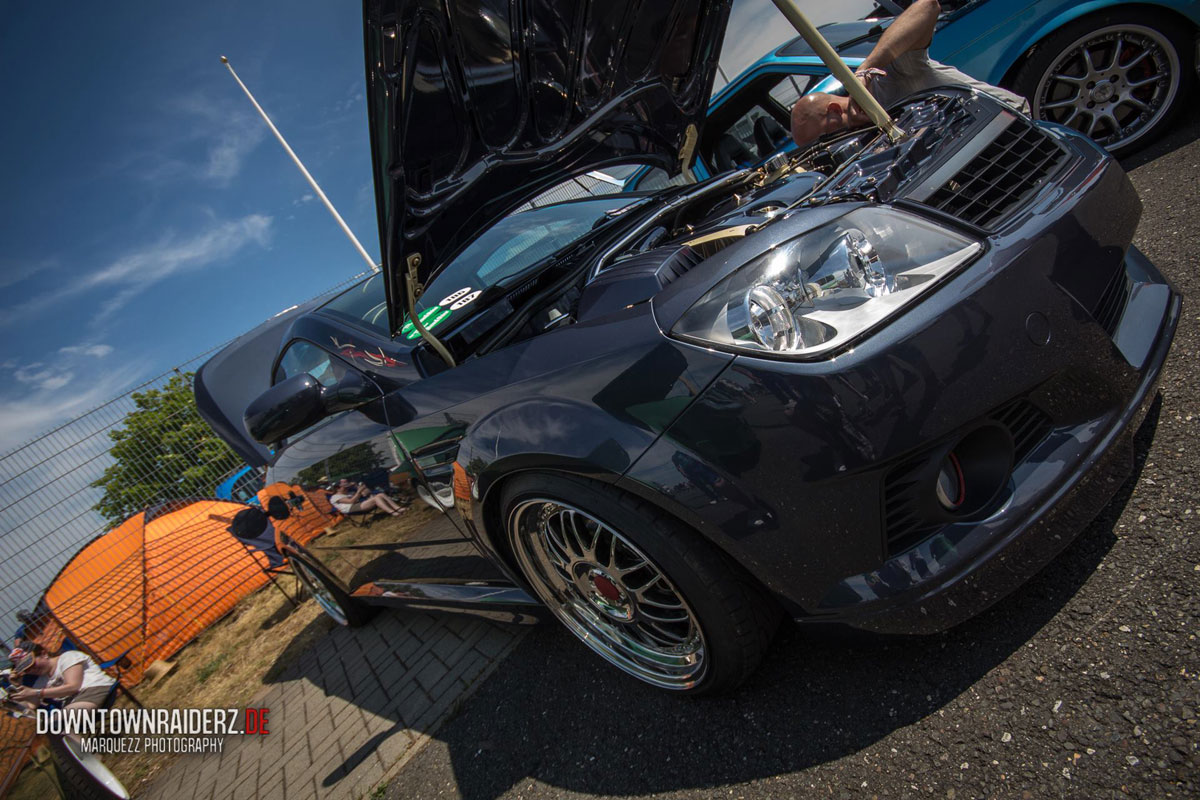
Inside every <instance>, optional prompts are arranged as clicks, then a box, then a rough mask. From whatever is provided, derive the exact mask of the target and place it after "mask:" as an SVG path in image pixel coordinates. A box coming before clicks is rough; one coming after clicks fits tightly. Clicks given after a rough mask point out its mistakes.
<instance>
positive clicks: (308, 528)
mask: <svg viewBox="0 0 1200 800" xmlns="http://www.w3.org/2000/svg"><path fill="white" fill-rule="evenodd" d="M272 497H278V498H280V499H282V500H283V502H284V503H285V504H286V508H287V511H288V516H287V519H272V520H271V522H272V523H274V525H275V531H276V533H279V534H283V535H285V536H288V537H289V538H291V539H293V540H295V541H296V542H297V543H299V544H302V545H304V544H308V543H309V542H311V541H312V540H313V539H315V538H317V537H318V536H320V535H321V534H322V533H324V532H325V529H326V528H328V527H329V526H330V525H336V524H337V523H338V522H340V521H341V519H342V515H341V514H339V513H338V512H337V511H335V510H334V509H333V506H331V505H330V504H329V497H328V493H326V492H324V491H322V490H319V489H314V490H310V491H305V490H304V489H301V488H300V487H299V486H288V485H287V484H286V483H284V482H283V481H278V482H276V483H272V484H271V485H270V486H264V487H263V488H262V489H259V491H258V502H259V503H261V504H262V507H263V510H265V511H266V512H267V513H270V511H271V507H270V506H271V498H272ZM297 501H300V502H297ZM276 506H278V501H276Z"/></svg>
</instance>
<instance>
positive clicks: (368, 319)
mask: <svg viewBox="0 0 1200 800" xmlns="http://www.w3.org/2000/svg"><path fill="white" fill-rule="evenodd" d="M638 199H640V198H631V197H630V196H629V195H624V194H610V195H604V196H603V197H597V198H591V199H587V200H575V201H571V202H567V203H557V204H555V205H551V206H542V207H540V208H531V209H529V210H527V211H520V212H517V213H515V214H510V215H509V216H507V217H505V218H504V219H502V220H500V221H499V222H497V223H496V224H495V225H493V226H492V227H491V228H490V229H488V231H487V232H486V233H484V234H483V235H482V236H480V237H479V238H478V239H476V240H475V241H473V242H472V243H471V244H470V245H468V246H467V248H466V249H465V250H463V251H462V252H461V253H459V255H458V257H457V258H455V259H454V260H453V261H451V262H450V263H449V264H448V265H446V267H445V268H444V269H443V270H442V271H441V272H440V273H439V274H438V276H437V277H436V278H435V279H434V280H433V281H432V282H430V284H429V286H427V287H426V288H425V293H424V294H423V295H422V296H421V299H420V300H418V301H417V313H418V316H419V317H420V318H421V322H422V324H424V325H425V326H426V327H427V328H429V329H433V328H434V327H437V326H440V325H443V324H444V323H446V322H447V320H449V319H450V318H451V317H461V316H463V315H465V314H466V313H467V310H468V309H469V308H470V306H471V304H472V303H474V302H475V300H476V299H477V298H478V297H479V295H480V294H481V293H482V292H483V291H484V290H485V289H490V288H491V287H493V286H504V285H507V284H508V283H511V282H513V281H514V280H516V279H517V278H519V277H520V276H521V275H522V274H523V273H524V272H525V271H526V270H527V269H529V267H531V266H533V265H534V264H536V263H537V262H539V261H541V260H542V259H544V258H546V257H547V256H550V255H553V254H554V253H556V252H558V251H559V250H562V249H563V248H564V247H566V246H568V245H570V244H571V243H573V242H575V241H577V240H579V239H580V238H582V237H583V236H584V234H586V233H587V232H588V231H590V230H592V229H593V228H595V227H596V225H597V224H598V223H600V222H602V221H604V220H605V218H606V217H605V214H606V213H607V212H609V211H615V210H616V209H618V208H622V207H624V206H627V205H629V204H630V203H631V202H636V201H637V200H638ZM324 310H326V311H328V312H332V313H333V314H336V315H337V316H343V317H348V318H350V319H351V320H353V321H355V322H358V323H360V324H365V325H367V326H368V327H370V328H373V329H375V330H377V331H379V332H380V333H383V334H385V335H386V334H387V333H388V330H387V304H386V302H385V301H384V293H383V276H382V275H374V276H372V277H371V278H370V279H368V280H367V281H365V282H364V283H360V284H359V285H358V286H355V287H354V288H352V289H349V290H348V291H346V292H343V293H342V294H340V295H338V296H337V297H335V298H334V299H333V300H331V301H330V302H329V303H327V304H326V305H325V307H324ZM401 333H402V334H403V335H404V337H405V338H406V339H415V338H417V336H418V335H419V334H418V333H417V332H416V330H415V329H414V328H413V324H412V322H411V321H409V322H406V323H405V324H404V327H403V328H402V330H401Z"/></svg>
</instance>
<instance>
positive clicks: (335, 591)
mask: <svg viewBox="0 0 1200 800" xmlns="http://www.w3.org/2000/svg"><path fill="white" fill-rule="evenodd" d="M288 563H290V564H291V566H292V571H293V572H295V573H296V577H297V578H299V579H300V582H301V583H303V584H304V588H306V589H308V591H309V592H310V593H311V594H312V596H313V599H314V600H316V601H317V605H319V606H320V607H321V610H322V611H324V612H325V613H326V614H328V615H329V616H330V618H331V619H333V621H334V622H336V623H337V624H338V625H346V626H347V627H350V628H357V627H358V626H360V625H365V624H366V623H367V622H369V621H370V620H371V617H372V616H374V614H375V612H376V611H378V610H379V609H378V608H375V607H373V606H367V605H364V604H363V603H362V602H361V601H359V600H355V599H354V598H353V597H351V596H350V595H348V594H346V593H345V592H344V591H343V590H342V589H341V588H339V587H337V586H334V585H333V584H332V583H330V582H329V580H327V579H326V578H325V576H324V575H322V574H321V573H320V572H318V571H317V570H316V569H315V568H313V567H312V566H310V565H309V564H307V563H306V562H304V561H303V560H301V559H300V558H298V557H295V556H292V557H289V558H288Z"/></svg>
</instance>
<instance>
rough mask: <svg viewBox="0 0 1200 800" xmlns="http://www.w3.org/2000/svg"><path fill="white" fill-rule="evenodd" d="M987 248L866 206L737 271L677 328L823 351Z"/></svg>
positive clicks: (769, 347)
mask: <svg viewBox="0 0 1200 800" xmlns="http://www.w3.org/2000/svg"><path fill="white" fill-rule="evenodd" d="M982 249H983V245H982V244H981V243H980V242H978V241H976V240H974V239H970V238H968V237H966V236H963V235H962V234H960V233H957V232H955V231H951V230H947V229H946V228H943V227H941V226H939V225H937V224H936V223H934V222H931V221H929V220H927V219H924V218H922V217H918V216H916V215H915V214H909V213H906V212H904V211H898V210H896V209H893V208H887V207H877V206H865V207H861V208H858V209H855V210H854V211H851V212H850V213H848V214H846V215H845V216H843V217H840V218H839V219H836V220H834V221H833V222H830V223H828V224H826V225H823V226H822V227H820V228H816V229H814V230H811V231H809V232H807V233H805V234H803V235H801V236H799V237H797V238H795V239H792V240H789V241H786V242H783V243H782V244H780V245H778V246H776V247H774V248H772V249H771V250H770V251H769V252H767V253H764V254H763V255H761V256H759V257H758V258H755V259H754V260H753V261H751V262H749V263H747V264H745V265H744V266H742V267H740V268H739V269H737V270H735V271H734V272H733V274H732V275H730V276H729V277H728V278H726V279H725V280H723V281H721V283H719V284H717V285H716V286H715V287H714V288H713V289H712V290H711V291H709V292H708V293H707V294H706V295H704V297H702V298H700V300H699V302H697V303H696V304H695V305H694V306H692V307H691V308H690V309H688V311H687V313H686V314H684V315H683V317H681V318H680V320H679V321H678V322H677V323H676V324H675V326H674V327H673V328H672V329H671V332H672V333H673V334H675V335H678V336H681V337H686V338H690V339H698V340H702V341H703V342H706V343H712V344H718V345H723V346H726V347H733V348H737V349H741V350H748V351H751V352H755V353H774V354H778V355H783V356H787V355H793V356H815V355H819V354H821V353H824V352H827V351H831V350H834V349H836V348H838V347H840V346H842V345H844V344H846V343H847V342H849V341H850V340H852V339H854V338H855V337H857V336H859V335H861V334H862V333H864V332H866V331H867V330H869V329H871V328H873V327H875V326H876V325H878V324H879V323H881V322H883V321H884V320H886V319H887V318H888V317H891V316H892V315H893V314H896V313H897V312H899V311H900V310H901V309H902V308H904V307H905V306H906V305H908V304H909V303H911V302H913V301H914V300H915V299H916V298H918V297H920V296H921V295H923V294H925V293H926V292H928V291H929V290H930V289H932V288H933V287H934V286H936V285H937V284H938V283H939V282H940V281H941V280H942V279H943V278H945V277H946V276H948V275H950V274H951V273H953V272H954V271H955V270H956V269H958V268H959V267H960V266H962V265H963V264H964V263H966V262H967V261H968V260H970V259H971V258H972V257H973V256H974V255H975V254H976V253H978V252H980V251H981V250H982Z"/></svg>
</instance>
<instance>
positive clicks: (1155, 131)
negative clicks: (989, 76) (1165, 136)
mask: <svg viewBox="0 0 1200 800" xmlns="http://www.w3.org/2000/svg"><path fill="white" fill-rule="evenodd" d="M1193 34H1194V31H1192V30H1190V29H1188V26H1185V25H1181V24H1180V23H1179V21H1178V19H1177V18H1174V17H1171V16H1169V15H1167V14H1165V13H1162V12H1156V11H1153V10H1148V9H1138V10H1136V11H1135V10H1132V9H1121V8H1117V9H1112V10H1109V11H1101V12H1097V13H1095V14H1089V15H1088V16H1086V17H1082V18H1080V19H1078V20H1075V21H1074V22H1072V23H1071V24H1069V25H1066V26H1064V27H1062V28H1060V29H1059V30H1057V31H1055V32H1054V33H1052V34H1050V35H1049V36H1047V37H1046V38H1045V39H1043V40H1042V41H1040V42H1038V43H1037V45H1035V46H1034V48H1033V49H1032V51H1031V53H1030V55H1029V56H1028V57H1027V58H1026V60H1025V62H1024V63H1023V64H1022V65H1021V66H1020V68H1019V69H1018V70H1017V72H1016V73H1015V74H1014V75H1013V80H1012V88H1013V90H1014V91H1016V92H1017V93H1018V94H1021V95H1023V96H1024V97H1026V98H1027V99H1028V100H1029V105H1030V113H1031V115H1032V116H1033V117H1034V118H1035V119H1042V120H1046V121H1048V122H1058V123H1062V124H1065V125H1068V126H1070V127H1072V128H1075V129H1076V130H1079V131H1080V132H1081V133H1085V134H1089V135H1091V136H1092V137H1093V138H1094V139H1095V140H1096V141H1097V142H1099V143H1100V144H1102V145H1104V146H1105V147H1106V148H1108V150H1109V152H1111V153H1112V154H1113V155H1114V156H1118V157H1121V156H1125V155H1128V154H1129V153H1132V152H1133V151H1135V150H1137V149H1139V148H1141V147H1143V146H1145V145H1146V144H1148V143H1149V142H1150V141H1152V140H1153V139H1155V138H1156V137H1158V136H1160V135H1161V134H1162V133H1163V132H1164V131H1165V130H1166V129H1167V128H1168V127H1169V126H1170V124H1171V121H1172V120H1173V119H1174V118H1175V115H1176V114H1178V113H1179V110H1180V108H1182V106H1183V103H1184V100H1185V98H1186V97H1187V96H1188V95H1189V93H1190V92H1191V88H1192V83H1193V79H1194V53H1193V51H1192V45H1191V36H1192V35H1193ZM1118 42H1120V52H1119V53H1118V52H1117V43H1118ZM1085 51H1086V53H1087V55H1088V57H1090V58H1091V59H1092V62H1093V63H1094V65H1095V70H1093V71H1092V72H1089V71H1088V68H1087V63H1086V62H1085V61H1084V52H1085ZM1143 51H1145V52H1147V55H1146V56H1144V57H1143V58H1141V59H1138V58H1137V57H1138V55H1139V54H1140V53H1142V52H1143ZM1114 56H1117V58H1115V59H1114ZM1122 60H1124V61H1125V66H1124V67H1122V66H1121V61H1122ZM1106 64H1108V66H1105V65H1106ZM1126 67H1128V70H1126ZM1053 76H1059V77H1057V78H1056V77H1053ZM1063 76H1065V77H1063ZM1088 76H1091V77H1095V78H1101V79H1100V80H1098V81H1094V80H1090V79H1089V78H1088ZM1070 78H1080V79H1081V80H1080V81H1079V82H1078V83H1076V82H1074V81H1072V80H1070ZM1159 79H1161V80H1159ZM1145 80H1150V81H1151V83H1149V84H1148V85H1145V86H1140V87H1138V88H1131V86H1130V84H1131V83H1133V82H1135V81H1145ZM1135 101H1136V102H1137V103H1142V104H1144V105H1146V106H1147V107H1148V108H1149V109H1150V110H1147V111H1140V110H1138V109H1137V108H1136V106H1135ZM1089 103H1091V107H1090V108H1089V107H1088V104H1089ZM1056 104H1058V105H1057V106H1056ZM1108 112H1111V113H1108ZM1106 114H1107V115H1106ZM1110 120H1111V121H1110ZM1114 123H1115V125H1114ZM1089 130H1090V131H1091V133H1089Z"/></svg>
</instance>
